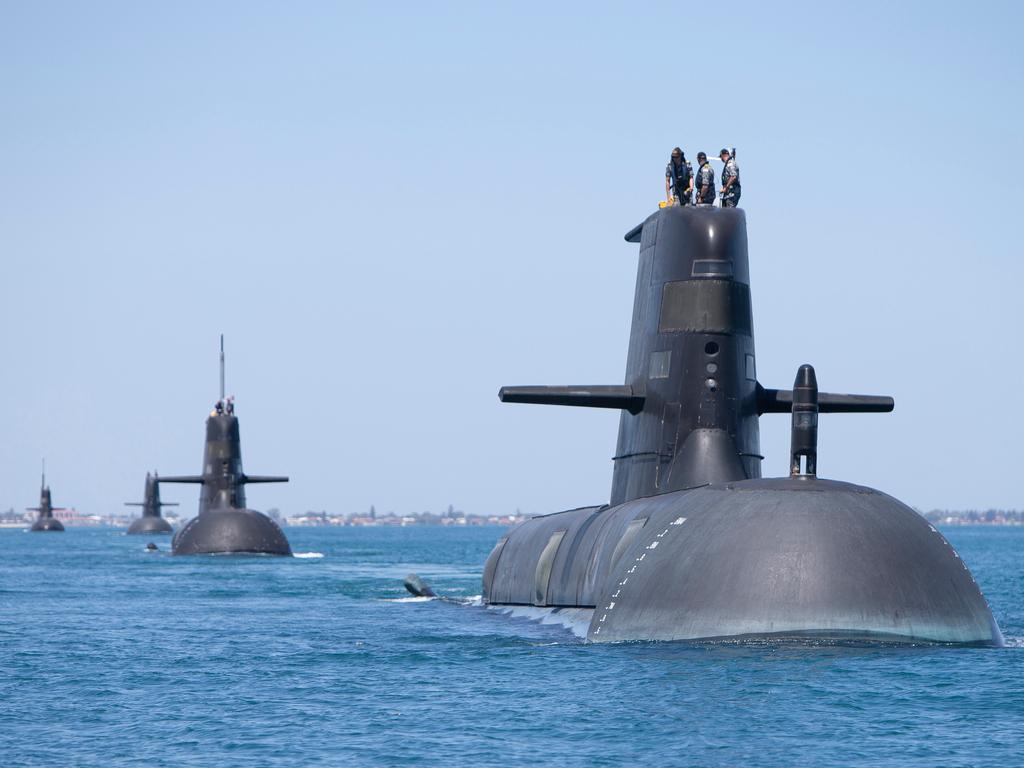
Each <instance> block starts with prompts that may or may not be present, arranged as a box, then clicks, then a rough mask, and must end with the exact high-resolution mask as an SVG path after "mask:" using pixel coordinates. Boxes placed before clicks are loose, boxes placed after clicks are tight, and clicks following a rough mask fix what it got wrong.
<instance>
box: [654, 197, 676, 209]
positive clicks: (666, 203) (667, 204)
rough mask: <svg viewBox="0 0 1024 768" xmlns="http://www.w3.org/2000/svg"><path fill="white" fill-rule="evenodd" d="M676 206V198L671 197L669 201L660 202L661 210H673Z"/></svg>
mask: <svg viewBox="0 0 1024 768" xmlns="http://www.w3.org/2000/svg"><path fill="white" fill-rule="evenodd" d="M675 204H676V199H675V198H674V197H670V198H669V199H668V200H659V201H658V207H659V208H671V207H672V206H673V205H675Z"/></svg>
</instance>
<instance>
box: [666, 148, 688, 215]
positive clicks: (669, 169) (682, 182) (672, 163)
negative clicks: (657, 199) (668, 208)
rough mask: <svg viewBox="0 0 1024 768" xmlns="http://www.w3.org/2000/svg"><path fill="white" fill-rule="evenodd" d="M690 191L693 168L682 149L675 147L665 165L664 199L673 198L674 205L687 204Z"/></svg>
mask: <svg viewBox="0 0 1024 768" xmlns="http://www.w3.org/2000/svg"><path fill="white" fill-rule="evenodd" d="M692 191H693V169H692V168H691V167H690V163H689V162H687V160H686V155H684V154H683V150H681V149H680V148H679V147H676V148H675V149H673V150H672V156H671V157H670V158H669V161H668V165H666V166H665V199H666V200H669V201H671V200H672V199H673V198H675V205H689V204H690V193H691V192H692Z"/></svg>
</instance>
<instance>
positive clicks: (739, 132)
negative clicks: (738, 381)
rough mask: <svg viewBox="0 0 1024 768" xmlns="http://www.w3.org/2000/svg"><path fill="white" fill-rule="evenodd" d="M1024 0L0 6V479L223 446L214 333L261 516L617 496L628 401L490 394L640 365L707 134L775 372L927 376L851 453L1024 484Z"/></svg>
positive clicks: (21, 479) (954, 483)
mask: <svg viewBox="0 0 1024 768" xmlns="http://www.w3.org/2000/svg"><path fill="white" fill-rule="evenodd" d="M776 5H777V6H778V7H776ZM1022 7H1024V6H1021V5H1020V4H1018V3H1011V2H1006V3H949V2H946V3H934V2H929V3H924V2H922V3H900V4H892V3H879V2H867V3H857V4H838V3H837V4H831V3H828V4H826V3H801V4H768V3H729V4H725V5H719V6H715V5H713V4H712V5H704V6H700V5H697V6H694V5H685V4H679V3H662V4H651V3H649V4H645V5H642V6H638V5H636V4H631V5H630V4H621V5H609V4H604V3H592V2H591V3H575V4H565V5H560V6H558V7H554V6H552V5H551V4H542V3H515V4H505V5H503V6H499V5H498V4H493V3H468V2H467V3H458V4H425V3H403V2H399V3H391V4H380V3H365V4H355V3H327V2H323V3H311V2H305V3H303V2H298V3H269V2H267V3H257V2H233V3H232V2H219V3H207V2H195V3H188V2H180V3H163V4H158V3H137V2H124V3H106V2H96V3H78V2H66V3H58V2H21V3H16V2H5V3H3V4H2V5H0V92H2V93H3V98H2V100H0V118H2V119H0V291H2V293H0V363H2V386H0V393H2V397H0V508H3V509H6V508H7V507H8V506H15V507H24V506H28V505H30V504H33V503H34V502H35V501H36V499H37V493H38V485H37V483H38V468H39V459H40V457H42V456H46V457H47V460H48V467H49V470H50V471H49V476H50V481H51V484H52V486H53V489H54V500H55V502H56V503H58V504H62V505H75V506H77V507H78V508H79V509H80V510H82V511H83V512H96V513H106V512H110V511H117V510H121V509H124V508H123V507H121V502H122V501H126V500H134V499H136V498H137V497H138V496H140V495H141V493H142V485H143V476H144V474H145V472H146V471H147V470H150V469H158V470H159V471H160V472H162V473H168V474H169V473H191V472H196V471H199V469H200V463H201V461H200V459H201V449H202V436H203V420H204V418H205V416H206V414H207V412H208V411H209V409H210V406H211V405H212V403H213V401H214V400H215V399H216V395H217V337H218V334H219V333H221V332H223V333H225V334H226V336H227V345H228V390H229V392H232V393H234V394H235V395H236V396H237V402H238V413H239V416H240V417H241V425H242V438H243V447H244V455H245V468H246V470H247V471H249V472H251V473H288V474H290V475H291V477H292V482H291V483H290V484H289V485H287V486H259V487H253V488H252V489H251V490H250V494H249V502H250V505H252V506H254V507H255V508H257V509H267V508H269V507H280V508H281V509H282V510H283V511H285V512H289V513H294V512H301V511H304V510H306V509H316V510H320V509H326V510H329V511H332V512H352V511H360V510H364V509H366V508H368V507H369V506H370V504H375V505H376V507H377V509H378V510H379V511H382V512H384V511H388V510H394V511H396V512H416V511H422V510H424V509H433V510H440V509H443V508H445V507H446V506H447V505H448V504H449V503H453V504H455V505H456V506H457V507H459V508H462V509H465V510H467V511H470V512H477V513H496V512H497V513H504V512H508V511H511V510H514V509H516V508H517V507H518V508H521V509H522V510H523V511H525V512H531V513H535V512H545V511H551V510H555V509H559V508H564V507H570V506H577V505H580V504H584V503H593V502H600V501H603V500H606V499H607V496H608V491H609V486H610V481H611V462H610V457H611V455H612V453H613V450H614V445H615V435H616V424H617V420H618V414H617V413H614V412H604V411H595V410H589V409H559V408H551V407H542V406H534V407H529V406H514V405H501V404H500V403H499V402H498V400H497V397H496V393H497V390H498V387H499V386H501V385H502V384H543V383H550V384H559V383H613V384H614V383H621V381H622V377H623V370H624V365H625V356H626V342H627V338H628V330H629V328H628V324H629V318H630V308H631V303H632V298H633V281H634V277H635V265H636V246H631V245H628V244H626V243H624V242H623V241H622V235H623V233H625V232H626V231H627V230H628V229H630V228H631V227H632V226H633V225H635V224H637V223H638V222H640V221H641V220H642V219H643V218H644V217H645V216H646V215H647V214H648V213H650V212H651V211H652V210H653V209H654V207H655V205H656V203H657V201H658V199H659V197H660V196H661V195H662V193H663V190H664V188H663V169H664V166H665V162H666V160H667V155H668V152H669V150H670V149H671V148H672V147H673V146H674V145H677V144H678V145H681V146H682V147H683V148H684V149H685V150H686V152H687V154H688V155H689V156H693V155H695V154H696V152H697V151H698V150H701V149H703V150H704V151H706V152H708V153H709V154H711V153H713V152H715V151H717V150H718V149H719V148H720V147H721V146H723V145H726V144H728V145H735V146H736V147H737V148H738V150H739V153H738V154H739V160H740V166H741V168H742V173H743V181H744V184H743V189H744V192H743V202H744V204H745V207H746V210H747V216H748V229H749V235H750V254H751V265H752V270H751V271H752V281H753V296H754V312H755V327H756V332H757V336H756V341H757V349H758V371H759V374H760V377H761V380H762V383H764V384H765V385H766V386H769V387H771V386H775V387H787V386H788V385H789V384H790V383H791V382H792V379H793V375H794V372H795V370H796V368H797V366H798V365H799V364H800V363H802V362H811V363H813V364H814V365H815V366H816V368H817V371H818V378H819V382H820V383H821V386H822V388H823V389H827V390H831V391H847V392H864V393H888V394H892V395H894V396H895V398H896V411H895V413H893V414H891V415H887V416H883V415H854V416H826V417H823V419H822V427H821V442H820V454H821V455H820V459H819V468H820V471H821V473H822V474H823V475H825V476H829V477H838V478H842V479H846V480H851V481H854V482H859V483H864V484H867V485H872V486H875V487H878V488H880V489H882V490H884V491H886V492H889V493H891V494H893V495H895V496H897V497H899V498H901V499H903V500H904V501H906V502H908V503H910V504H913V505H916V506H919V507H923V508H932V507H948V508H957V507H960V508H962V507H991V506H996V507H1018V508H1019V507H1021V506H1024V492H1022V490H1021V481H1020V469H1019V467H1020V449H1021V446H1020V445H1019V437H1018V435H1019V433H1020V432H1021V426H1022V421H1021V420H1022V415H1021V406H1020V402H1021V397H1022V395H1021V391H1022V390H1021V385H1022V381H1024V360H1022V358H1024V356H1022V346H1024V345H1022V340H1021V330H1022V323H1021V316H1022V312H1021V300H1020V292H1021V281H1022V277H1024V267H1022V264H1021V260H1022V255H1024V254H1022V253H1021V251H1022V248H1021V246H1020V244H1019V243H1020V236H1019V232H1020V226H1021V225H1020V221H1021V220H1022V218H1024V215H1022V210H1021V203H1022V197H1024V196H1022V193H1021V192H1022V182H1021V178H1022V170H1024V169H1022V165H1024V159H1022V158H1024V146H1022V144H1024V131H1022V130H1021V125H1022V117H1024V116H1022V106H1021V104H1022V99H1021V94H1022V93H1024V56H1022V54H1021V40H1020V37H1021V31H1022V29H1024V24H1022V21H1024V11H1022V10H1021V8H1022ZM716 167H717V163H716ZM762 448H763V451H764V453H765V454H766V455H767V459H766V461H765V462H764V473H765V474H766V475H777V474H782V473H784V472H785V471H786V468H787V450H788V426H787V419H786V418H785V417H782V416H774V417H772V416H767V417H765V418H764V419H762ZM195 496H196V494H195V489H194V488H189V487H182V488H176V489H168V491H167V493H166V497H167V498H168V499H173V500H178V501H182V502H186V503H187V504H189V505H193V504H194V503H195Z"/></svg>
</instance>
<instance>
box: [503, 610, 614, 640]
mask: <svg viewBox="0 0 1024 768" xmlns="http://www.w3.org/2000/svg"><path fill="white" fill-rule="evenodd" d="M488 608H490V609H491V610H492V611H498V612H499V613H504V614H505V615H506V616H511V617H513V618H519V619H528V620H529V621H537V622H540V623H541V624H556V625H558V626H561V627H564V628H565V629H568V630H569V631H570V632H572V633H573V634H574V635H576V637H579V638H586V636H587V629H588V628H589V627H590V618H591V617H592V616H593V615H594V609H593V608H537V607H535V606H530V605H491V606H488Z"/></svg>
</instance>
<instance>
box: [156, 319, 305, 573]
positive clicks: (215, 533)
mask: <svg viewBox="0 0 1024 768" xmlns="http://www.w3.org/2000/svg"><path fill="white" fill-rule="evenodd" d="M156 481H157V483H196V484H198V485H201V486H202V488H201V489H200V492H199V514H198V515H196V516H195V517H193V518H192V519H191V520H189V521H188V522H187V523H185V525H184V526H182V527H181V528H180V529H179V530H178V532H177V533H176V534H175V535H174V538H172V539H171V554H174V555H202V554H262V555H288V556H290V555H291V554H292V548H291V546H290V545H289V543H288V539H287V537H286V536H285V535H284V531H282V530H281V528H280V527H279V526H278V525H277V523H275V522H274V521H273V520H271V519H270V518H269V517H267V516H266V515H264V514H263V513H262V512H257V511H256V510H254V509H248V508H246V506H245V486H246V485H247V484H249V483H286V482H288V478H287V477H272V476H261V475H247V474H245V473H244V472H243V471H242V444H241V438H240V437H239V431H238V417H237V416H235V406H234V401H233V400H231V399H225V397H224V337H223V336H221V339H220V400H218V401H217V404H216V406H215V407H214V410H213V412H212V413H211V414H210V416H209V418H208V419H207V420H206V444H205V448H204V450H203V474H201V475H185V476H179V477H158V478H156Z"/></svg>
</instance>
